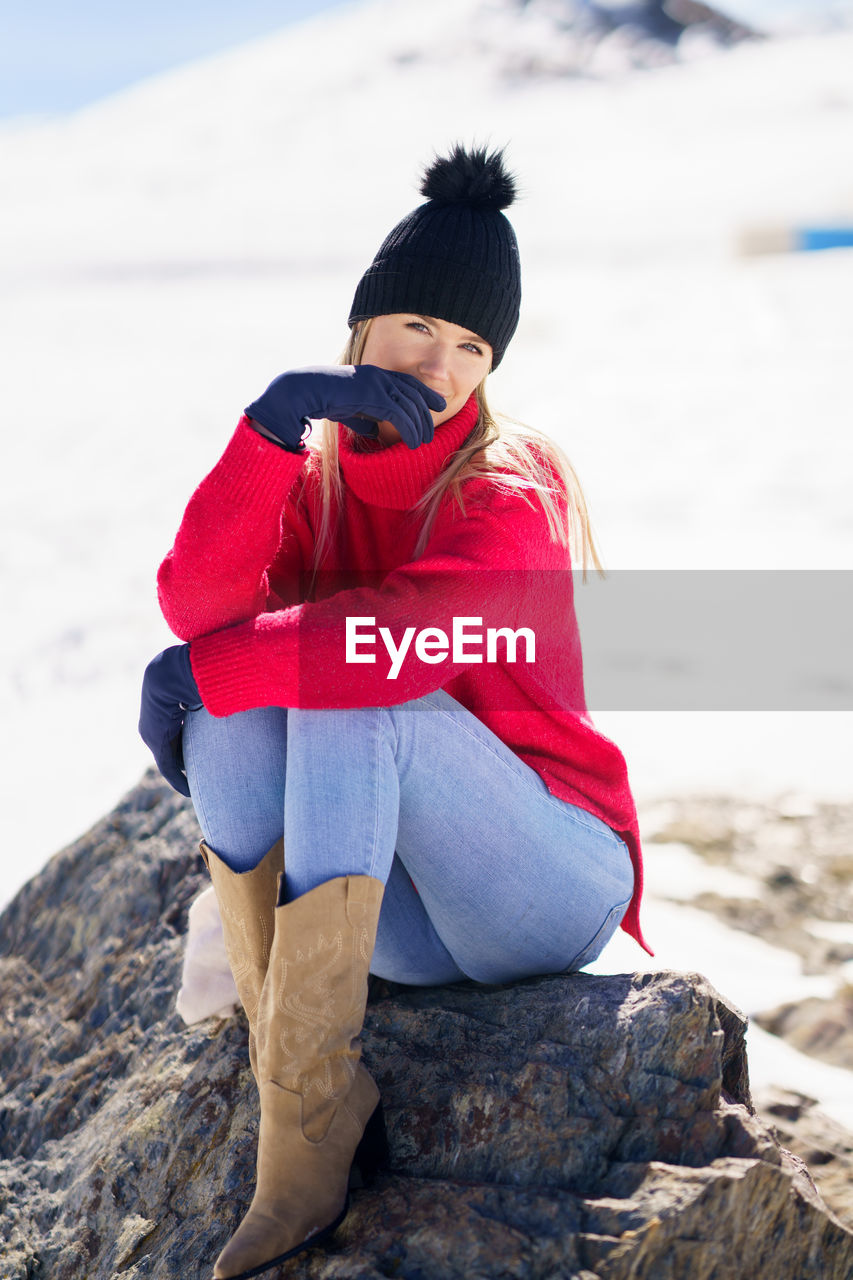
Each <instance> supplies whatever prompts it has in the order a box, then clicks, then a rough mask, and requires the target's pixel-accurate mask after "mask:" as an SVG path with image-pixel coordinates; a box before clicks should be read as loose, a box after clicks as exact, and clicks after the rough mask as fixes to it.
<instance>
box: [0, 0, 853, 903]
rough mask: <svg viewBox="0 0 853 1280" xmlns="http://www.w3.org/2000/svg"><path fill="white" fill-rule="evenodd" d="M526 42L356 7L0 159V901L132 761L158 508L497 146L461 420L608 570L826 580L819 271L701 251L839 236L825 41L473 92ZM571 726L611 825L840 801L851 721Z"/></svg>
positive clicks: (516, 15) (837, 63) (843, 530)
mask: <svg viewBox="0 0 853 1280" xmlns="http://www.w3.org/2000/svg"><path fill="white" fill-rule="evenodd" d="M546 11H547V6H545V5H542V4H536V5H534V4H531V5H528V6H518V5H516V4H514V3H513V4H511V3H509V0H433V3H431V4H430V5H422V4H418V3H409V2H408V0H371V2H370V3H364V4H353V5H350V6H349V7H346V8H343V9H340V10H337V11H334V12H332V13H327V14H325V15H323V16H321V17H319V18H316V19H314V20H312V21H310V22H307V23H305V24H304V25H302V26H299V27H295V28H289V29H288V30H286V31H283V32H282V33H281V34H280V35H277V36H275V37H272V38H269V39H264V40H260V41H257V42H254V43H252V44H249V45H246V46H244V47H241V48H239V49H236V50H234V51H233V52H231V53H228V54H225V55H222V56H218V57H215V58H211V59H207V60H204V61H202V62H199V63H197V64H194V65H190V66H188V67H186V68H184V69H181V70H180V71H177V72H173V73H169V74H167V75H163V76H160V77H156V78H154V79H152V80H149V81H146V82H145V83H142V84H140V85H139V86H137V87H135V88H133V89H131V90H128V91H127V92H125V93H123V94H120V95H117V96H116V97H114V98H111V99H109V100H105V101H104V102H102V103H99V104H97V105H95V106H93V107H90V108H88V109H86V110H84V111H81V112H78V113H76V114H75V115H72V116H69V117H67V118H64V119H59V120H55V121H52V122H47V123H43V124H40V125H32V126H29V127H23V126H16V127H15V126H11V125H10V126H6V128H5V129H2V130H0V175H1V176H0V181H2V186H3V191H2V208H3V226H4V235H3V238H2V243H0V289H2V296H3V299H4V306H3V309H2V319H0V324H2V330H0V341H2V347H3V351H4V355H5V360H4V365H5V375H4V378H3V381H2V411H3V454H2V470H0V485H2V517H1V518H2V521H3V541H2V545H3V566H4V567H3V599H4V606H5V608H4V626H3V628H2V639H1V640H0V643H2V686H0V706H1V707H2V716H3V724H4V728H5V734H4V741H5V760H4V770H3V776H4V780H5V783H6V786H7V787H8V790H9V794H8V798H7V800H6V802H5V803H4V805H3V806H2V812H0V834H2V838H3V844H2V847H3V849H4V851H6V854H5V862H6V865H5V869H4V875H5V878H6V879H5V890H6V892H8V891H11V889H12V888H13V887H14V885H15V884H17V883H19V882H20V881H21V880H23V879H24V878H25V877H26V875H27V874H28V873H29V872H30V871H31V870H33V869H34V868H35V866H36V865H37V864H38V863H39V861H40V860H41V859H43V858H44V857H45V856H46V855H47V854H48V853H50V852H51V851H52V850H53V849H54V848H56V847H57V846H58V845H59V844H60V843H61V842H62V841H64V840H66V839H68V838H70V837H72V836H73V835H74V834H76V832H77V831H78V830H79V829H81V828H82V827H83V826H84V825H85V824H86V823H87V822H89V821H90V820H92V819H94V818H95V817H96V816H98V815H99V814H100V813H102V812H103V811H104V810H105V809H106V808H107V807H108V806H109V805H110V804H112V803H113V802H114V800H115V799H116V797H117V795H118V794H119V793H120V792H121V791H122V790H123V789H124V788H125V787H126V786H128V785H130V784H131V783H132V782H133V781H134V780H135V779H136V777H137V776H138V774H139V772H140V771H141V769H142V768H143V767H144V766H145V764H146V763H147V760H146V756H145V752H144V749H143V748H142V745H141V743H139V741H138V740H137V738H136V733H135V722H136V713H137V696H138V685H139V678H140V673H141V670H142V667H143V666H144V663H145V661H146V660H147V659H148V657H150V656H151V654H153V653H154V652H156V651H157V650H158V649H159V648H161V647H163V645H165V644H167V643H169V640H170V637H169V635H168V633H167V632H166V629H165V626H164V624H163V623H162V621H161V619H160V617H159V614H158V611H157V606H156V601H155V598H154V589H153V578H154V572H155V569H156V565H157V563H158V562H159V559H160V558H161V556H162V554H163V553H164V552H165V550H166V549H167V547H168V546H169V544H170V542H171V538H172V536H173V533H174V530H175V528H176V525H177V522H178V520H179V518H180V514H181V511H182V509H183V505H184V503H185V501H186V498H187V496H188V494H189V492H190V491H191V489H192V487H193V485H194V484H195V483H196V482H197V480H198V479H199V478H200V476H201V475H202V474H203V473H204V471H205V470H206V469H207V468H208V467H209V466H210V465H211V464H212V463H213V461H214V460H215V458H216V457H217V455H218V453H219V451H220V450H221V448H222V446H223V445H224V443H225V441H226V439H227V438H228V435H229V432H230V431H231V429H232V427H233V424H234V422H235V420H236V417H237V415H238V414H239V411H240V410H241V408H242V406H243V405H244V404H245V403H247V402H248V400H249V399H251V398H252V397H253V396H254V395H255V394H257V392H258V390H259V389H260V388H262V387H263V386H265V385H266V383H267V382H268V381H269V379H270V378H271V377H272V376H273V375H274V374H275V373H277V372H279V371H280V370H281V369H282V368H283V367H286V366H293V365H298V364H305V363H316V362H320V361H323V360H332V359H334V358H335V356H336V353H337V352H338V350H339V349H340V347H341V345H342V343H343V339H344V336H345V316H346V314H347V309H348V306H349V302H350V298H351V295H352V290H353V288H354V286H355V283H356V281H357V279H358V277H359V275H360V273H361V271H362V270H363V269H364V267H365V265H366V264H367V262H368V261H369V260H370V258H371V257H372V255H373V253H374V251H375V249H376V247H377V245H378V243H379V240H380V239H381V237H382V236H383V235H384V234H385V233H386V232H387V230H388V229H389V227H390V225H391V224H392V222H393V221H394V220H395V219H396V218H397V217H399V216H400V215H402V214H403V213H404V212H405V211H406V210H408V209H410V208H411V207H412V206H413V204H414V203H415V202H416V200H417V198H418V197H417V194H416V190H415V185H416V179H417V174H418V171H419V168H420V166H421V164H422V163H423V162H424V161H425V160H428V159H429V158H430V157H431V155H432V154H433V152H434V151H436V150H441V149H442V148H443V147H444V146H446V145H447V144H448V143H449V142H451V141H454V140H456V139H457V138H462V139H466V140H467V139H474V140H479V141H486V142H490V143H495V144H502V143H506V144H507V145H508V151H509V156H510V160H511V163H512V164H513V166H514V167H515V168H516V170H517V171H518V174H519V177H520V182H521V188H522V192H523V199H522V200H521V201H520V202H519V203H518V205H517V206H516V209H515V210H514V214H513V220H514V223H515V226H516V228H517V231H518V234H519V239H520V243H521V249H522V255H523V262H524V269H525V294H524V302H523V315H522V324H521V327H520V329H519V333H518V337H517V339H516V341H515V343H514V346H513V349H512V351H511V352H510V355H509V357H508V358H507V360H506V361H505V362H504V365H503V366H502V368H501V370H500V372H499V374H498V375H497V377H496V379H495V390H494V395H493V398H494V400H495V402H496V403H497V404H499V405H500V406H502V407H504V408H505V409H506V410H507V411H508V412H510V413H513V414H516V415H518V416H521V417H523V418H525V419H526V420H528V421H531V422H533V423H535V424H537V425H539V426H542V427H544V428H545V429H548V430H550V431H552V433H553V434H554V435H555V436H556V437H557V438H558V439H559V440H560V441H561V443H563V444H564V445H565V446H566V448H567V449H568V451H569V453H570V455H571V456H572V457H573V459H574V461H575V463H576V465H577V467H578V469H579V471H580V473H581V476H582V478H583V480H584V482H585V486H586V489H587V493H588V497H589V499H590V502H591V505H592V509H593V514H594V517H595V522H596V526H597V529H598V532H599V536H600V540H601V543H602V545H603V550H604V553H605V556H606V559H607V561H608V563H609V564H610V565H611V566H613V567H625V568H639V567H691V566H696V567H716V568H719V567H727V566H729V567H731V566H736V565H740V566H749V567H764V568H781V567H786V568H790V567H802V568H805V567H812V566H820V567H835V568H842V567H849V565H850V562H851V549H853V523H851V518H850V505H849V493H850V488H851V480H853V460H851V456H850V446H849V438H850V437H849V407H848V406H849V388H848V385H847V375H846V372H845V369H846V365H847V356H848V354H849V353H848V351H847V347H848V343H849V337H848V335H849V298H850V297H851V296H852V295H853V291H851V287H850V283H851V282H850V279H849V277H850V276H851V273H853V261H851V255H850V254H844V253H836V254H825V255H808V256H804V255H800V256H795V255H788V256H784V255H783V256H776V257H767V258H750V259H746V258H742V257H739V256H738V253H737V244H738V236H739V233H740V232H741V231H742V230H743V228H744V227H746V226H749V225H751V224H754V223H768V222H769V223H781V224H782V225H791V224H793V223H795V222H796V221H798V220H803V219H806V220H808V219H818V220H819V219H832V218H837V217H840V216H850V215H851V213H853V180H851V178H850V175H849V170H848V169H847V167H846V156H847V155H849V151H850V143H851V134H853V82H851V80H850V76H849V67H850V65H851V53H853V36H851V35H850V34H846V33H842V34H836V35H832V36H825V35H824V36H812V37H808V38H805V37H803V38H798V39H789V40H777V41H763V42H754V43H753V42H747V43H744V44H742V45H739V46H738V47H736V48H733V49H731V50H729V51H720V50H716V51H715V50H713V49H709V48H707V47H706V48H705V49H704V50H703V56H702V57H699V56H698V52H697V56H696V57H695V58H693V59H690V60H686V61H680V62H675V63H672V64H670V65H667V66H664V67H661V68H660V69H657V70H654V71H649V70H646V71H642V72H639V73H636V74H625V75H616V74H614V72H613V70H612V68H608V67H606V66H603V65H600V66H599V68H598V71H597V72H596V74H595V75H586V76H582V77H577V76H574V77H567V76H562V75H560V76H558V75H553V74H547V75H546V74H542V75H534V74H532V73H531V72H530V68H528V72H527V73H525V74H523V75H521V74H516V73H513V74H508V68H510V69H511V68H512V66H513V62H512V57H510V55H512V56H513V57H515V56H516V55H517V54H518V52H519V51H520V50H525V49H527V50H530V49H533V50H536V49H538V50H539V51H540V53H541V54H542V56H543V57H544V55H545V53H546V52H547V51H548V50H549V48H550V47H552V46H553V30H554V28H553V25H552V26H549V25H548V23H547V21H546ZM605 71H607V74H605ZM599 720H600V723H601V725H602V727H603V728H605V730H607V731H611V732H612V733H613V736H614V737H616V738H617V740H619V741H620V743H621V744H622V745H623V747H624V748H625V750H626V753H627V754H628V757H629V762H630V764H631V767H632V773H633V776H634V779H635V785H636V787H637V790H638V792H639V793H640V794H641V795H643V794H649V793H653V792H660V791H662V790H666V789H673V788H676V789H677V788H679V787H682V786H687V785H703V784H706V785H708V786H710V787H715V786H716V787H729V786H731V787H750V786H752V787H757V788H761V789H764V790H765V791H766V790H768V789H773V788H785V787H788V788H790V787H792V786H801V787H803V788H805V789H810V790H815V789H817V790H821V789H824V790H826V789H828V790H829V791H833V790H839V789H842V788H843V787H845V786H846V784H847V780H848V774H849V768H848V767H847V766H844V767H843V768H842V764H841V763H840V761H842V760H843V759H844V751H845V750H846V751H847V757H846V758H847V760H848V761H849V759H850V753H849V746H850V740H851V729H850V720H851V718H850V717H849V716H843V715H840V714H838V715H835V716H823V717H808V716H805V717H804V716H800V717H799V718H797V717H790V716H789V717H785V716H780V717H776V718H775V719H773V718H772V717H755V716H752V717H750V716H741V717H739V718H738V717H726V718H724V720H721V719H720V718H719V717H718V718H716V719H715V718H714V717H709V716H704V717H686V716H684V717H681V718H679V719H677V720H673V718H672V717H671V716H670V717H667V716H663V715H659V716H654V715H645V716H638V715H632V716H623V717H621V718H620V717H619V716H616V715H614V714H611V715H608V716H607V717H604V716H602V717H600V718H599ZM676 744H677V745H676Z"/></svg>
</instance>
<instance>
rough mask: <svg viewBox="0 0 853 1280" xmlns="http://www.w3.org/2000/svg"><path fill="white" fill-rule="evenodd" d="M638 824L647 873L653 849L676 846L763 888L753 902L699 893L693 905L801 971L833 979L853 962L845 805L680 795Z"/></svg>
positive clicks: (849, 809)
mask: <svg viewBox="0 0 853 1280" xmlns="http://www.w3.org/2000/svg"><path fill="white" fill-rule="evenodd" d="M640 825H641V828H642V830H643V833H644V836H645V840H646V850H647V857H648V861H649V865H650V867H651V866H652V860H653V859H654V856H655V847H654V846H655V844H666V843H670V842H676V843H684V844H686V845H688V846H689V847H690V848H691V849H692V850H693V851H694V852H695V853H696V854H698V855H699V856H700V857H702V858H703V859H704V860H705V861H706V862H707V863H708V864H709V866H712V867H720V866H724V867H725V868H726V869H727V870H730V871H733V872H735V873H736V874H737V875H739V876H745V877H747V878H750V879H752V880H754V881H758V882H760V884H761V886H762V890H763V891H762V892H761V895H760V897H758V896H756V897H754V898H750V897H744V896H742V895H737V894H732V893H724V892H705V893H702V894H700V895H697V896H696V897H695V898H694V899H693V900H692V901H693V905H694V906H697V907H699V908H701V909H702V910H705V911H709V912H713V914H714V915H716V916H717V917H718V918H719V919H721V920H723V921H724V922H725V923H726V924H727V925H730V926H731V927H732V928H735V929H743V930H744V931H745V932H747V933H751V934H754V935H758V936H759V937H761V938H763V939H764V940H765V941H766V942H770V943H772V944H773V945H774V946H777V947H782V948H784V949H786V950H789V951H793V952H795V953H796V954H797V955H799V956H800V958H801V959H802V962H803V969H804V971H805V972H806V973H833V974H834V973H837V972H838V969H839V966H840V965H843V964H846V963H847V962H848V961H849V960H851V959H853V934H851V933H850V928H849V926H850V921H851V920H853V853H851V849H853V804H852V803H827V802H821V803H816V802H812V801H809V800H808V799H807V798H806V797H804V796H801V795H796V796H794V795H791V794H788V795H782V796H779V797H778V798H777V799H776V800H775V801H772V802H762V801H759V800H743V799H738V798H736V797H732V796H682V797H679V798H678V799H670V800H666V801H659V802H657V803H655V804H652V805H649V806H647V807H646V810H645V812H641V814H640ZM650 878H651V875H650Z"/></svg>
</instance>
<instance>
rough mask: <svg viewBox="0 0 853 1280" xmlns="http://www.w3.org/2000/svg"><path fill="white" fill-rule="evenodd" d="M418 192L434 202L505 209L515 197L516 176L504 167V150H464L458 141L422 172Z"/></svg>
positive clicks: (473, 207) (478, 207)
mask: <svg viewBox="0 0 853 1280" xmlns="http://www.w3.org/2000/svg"><path fill="white" fill-rule="evenodd" d="M421 192H422V193H423V194H424V195H425V196H426V197H427V199H428V200H434V201H435V202H436V204H467V205H469V206H470V207H471V208H472V209H506V207H507V206H508V205H511V204H512V202H513V200H514V199H515V178H514V177H513V176H512V174H511V173H510V172H509V170H508V169H506V168H505V167H504V162H503V151H493V152H492V153H491V155H490V154H489V153H488V152H487V151H486V148H485V147H475V148H473V149H472V150H471V151H466V150H465V148H464V147H462V146H460V145H459V143H457V144H456V146H455V147H454V148H453V149H452V151H451V152H450V155H449V156H439V157H438V158H437V159H436V160H434V161H433V163H432V164H431V165H430V166H429V168H428V169H427V170H426V171H425V172H424V176H423V181H422V182H421Z"/></svg>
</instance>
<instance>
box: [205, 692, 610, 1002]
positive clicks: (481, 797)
mask: <svg viewBox="0 0 853 1280" xmlns="http://www.w3.org/2000/svg"><path fill="white" fill-rule="evenodd" d="M184 761H185V765H186V770H187V777H188V779H189V784H190V791H191V793H192V798H193V803H194V805H195V809H196V813H197V815H198V820H199V824H200V826H201V829H202V832H203V834H204V838H205V840H206V841H207V843H208V844H209V845H210V847H211V848H212V849H213V850H214V851H215V852H216V853H217V854H218V855H219V856H220V857H221V858H222V859H223V860H224V861H225V862H226V863H227V864H228V865H229V866H230V867H231V868H232V869H234V870H236V871H243V870H248V869H249V868H251V867H253V866H255V865H256V864H257V863H258V862H259V861H260V859H261V858H262V857H263V856H264V854H265V853H266V852H267V851H268V850H269V849H270V848H271V847H272V845H273V844H275V842H276V841H277V840H278V839H279V837H280V836H281V835H282V832H283V834H284V848H285V866H286V873H285V874H286V886H285V890H286V895H287V898H288V899H289V900H290V899H293V898H295V897H297V896H299V895H300V894H303V893H306V892H307V891H308V890H309V889H312V888H314V887H315V886H316V885H318V884H320V883H322V882H323V881H325V880H329V879H332V878H334V877H335V876H344V875H367V876H375V877H377V878H378V879H380V880H382V881H383V882H384V884H385V895H384V898H383V902H382V909H381V913H380V918H379V928H378V934H377V943H376V948H375V951H374V955H373V960H372V963H371V972H372V973H375V974H378V975H380V976H381V977H384V978H389V979H392V980H393V981H395V982H404V983H411V984H414V985H419V986H429V985H432V984H434V983H436V984H437V983H444V982H454V981H458V980H460V979H462V978H466V977H467V978H473V979H475V980H476V981H478V982H486V983H499V982H508V981H512V980H514V979H517V978H523V977H529V976H531V975H533V974H541V973H561V972H565V971H571V970H575V969H579V968H581V967H582V966H583V965H585V964H588V963H590V962H591V961H592V960H594V959H595V958H596V957H597V956H598V955H599V953H600V952H601V950H602V949H603V947H604V945H605V943H606V942H607V941H608V940H609V938H610V937H611V935H612V934H613V933H614V931H615V930H616V928H617V927H618V925H619V923H620V921H621V919H622V917H623V915H624V914H625V911H626V909H627V906H628V903H629V901H630V899H631V894H632V891H633V870H632V867H631V861H630V857H629V854H628V850H627V847H626V845H625V844H624V842H623V841H622V840H620V839H619V837H618V836H616V835H615V834H614V832H613V831H611V830H610V828H609V827H608V826H607V825H606V823H604V822H602V821H601V820H600V819H598V818H596V817H594V816H593V815H592V814H590V813H588V812H587V811H586V810H584V809H580V808H578V807H576V806H575V805H572V804H569V803H567V802H566V801H563V800H559V799H557V798H556V797H555V796H552V795H551V793H550V792H549V791H548V788H547V787H546V785H545V783H544V782H543V781H542V779H541V778H540V777H539V775H538V773H536V771H535V770H534V769H532V768H531V767H530V766H529V765H527V764H525V763H524V762H523V761H522V760H520V759H519V758H518V756H516V755H515V754H514V752H512V751H511V750H510V749H509V747H507V746H505V744H504V743H503V742H501V740H500V739H499V738H497V737H496V736H495V734H493V733H492V731H491V730H490V729H489V728H487V727H486V725H484V724H483V723H482V722H481V721H480V720H478V719H477V717H476V716H474V715H473V714H472V713H471V712H470V711H468V710H467V709H466V708H465V707H463V706H461V704H460V703H458V702H457V701H455V699H453V698H451V697H450V695H449V694H447V693H445V692H444V691H443V690H438V691H437V692H435V693H431V694H428V695H427V696H426V697H423V698H419V699H417V700H416V701H413V702H409V703H403V704H401V705H399V706H393V707H364V708H357V709H355V710H322V711H309V710H302V709H298V708H291V709H285V708H282V707H264V708H260V709H258V710H256V711H245V712H241V713H240V714H238V715H233V716H228V717H224V718H222V719H216V718H214V717H213V716H211V715H209V714H208V712H207V711H205V710H204V709H201V710H199V711H193V712H190V713H189V715H188V716H187V720H186V725H185V728H184Z"/></svg>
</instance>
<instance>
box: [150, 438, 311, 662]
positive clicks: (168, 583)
mask: <svg viewBox="0 0 853 1280" xmlns="http://www.w3.org/2000/svg"><path fill="white" fill-rule="evenodd" d="M304 462H305V459H304V457H302V456H300V455H299V454H297V453H291V452H288V451H287V450H285V449H281V448H279V447H278V446H277V445H275V444H273V443H272V442H270V441H269V440H265V439H264V438H263V437H262V436H261V435H259V434H258V432H256V431H254V430H253V429H252V427H251V426H250V425H249V420H248V418H246V417H245V415H244V416H243V417H242V418H241V419H240V422H239V423H238V425H237V429H236V431H235V432H234V435H233V436H232V437H231V440H230V441H229V443H228V445H227V447H226V449H225V452H224V453H223V455H222V457H221V458H220V460H219V461H218V462H217V464H216V466H215V467H214V468H213V470H212V471H211V472H210V473H209V475H207V476H206V477H205V479H204V480H202V482H201V484H200V485H199V487H198V489H196V491H195V493H194V494H193V496H192V498H191V499H190V501H189V504H188V506H187V509H186V511H185V513H184V518H183V520H182V521H181V526H180V528H179V530H178V534H177V537H176V539H175V544H174V546H173V547H172V549H171V551H170V552H169V553H168V555H167V556H166V558H165V560H164V561H163V563H162V564H161V566H160V569H159V572H158V574H157V595H158V598H159V601H160V607H161V609H162V611H163V616H164V618H165V619H166V621H167V623H168V624H169V626H170V627H171V629H172V631H173V632H174V633H175V635H176V636H178V638H179V639H181V640H193V639H195V638H196V637H197V636H201V635H206V634H208V633H209V632H215V631H220V630H221V629H222V628H223V627H228V626H231V625H233V624H234V623H236V622H243V621H245V620H247V619H249V618H253V617H255V616H256V615H257V614H259V613H261V612H263V611H264V610H265V609H267V608H269V607H270V603H269V601H270V585H269V579H268V573H267V570H268V567H269V565H270V564H271V563H272V561H273V560H274V559H275V560H276V563H277V568H278V569H279V577H280V578H281V579H283V580H286V579H287V576H288V573H289V574H291V575H292V576H293V578H294V579H296V577H297V576H298V573H299V571H300V569H301V567H302V552H301V548H300V545H299V540H298V539H297V538H296V536H295V534H293V532H292V531H291V530H289V529H288V527H287V525H286V523H285V524H284V525H283V522H282V514H283V511H284V508H285V503H286V498H287V495H288V493H289V492H290V491H291V490H292V488H293V485H294V482H295V481H296V479H297V477H298V476H299V473H300V471H301V470H302V468H303V466H304ZM294 598H296V596H295V594H294Z"/></svg>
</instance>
